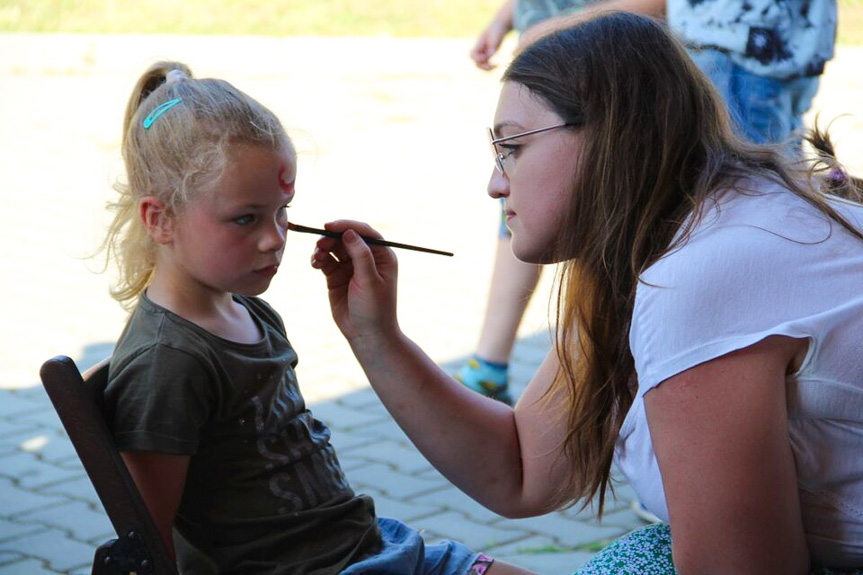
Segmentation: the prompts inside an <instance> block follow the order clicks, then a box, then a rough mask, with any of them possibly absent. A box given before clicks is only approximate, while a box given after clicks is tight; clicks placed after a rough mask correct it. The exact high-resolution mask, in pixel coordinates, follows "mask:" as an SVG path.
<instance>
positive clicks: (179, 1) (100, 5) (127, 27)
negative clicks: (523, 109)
mask: <svg viewBox="0 0 863 575" xmlns="http://www.w3.org/2000/svg"><path fill="white" fill-rule="evenodd" d="M502 1H503V0H475V1H471V2H465V1H464V0H270V1H268V2H248V1H247V0H134V1H132V0H0V32H71V33H78V32H80V33H96V34H207V35H209V34H224V35H253V36H396V37H421V36H426V37H472V36H474V35H476V34H478V33H479V31H480V30H481V29H482V28H483V26H485V24H486V23H487V22H488V20H489V19H490V18H491V17H492V15H493V14H494V13H495V11H496V10H497V8H498V7H499V6H500V4H501V2H502ZM838 41H839V43H840V44H852V45H858V46H860V45H863V0H839V31H838Z"/></svg>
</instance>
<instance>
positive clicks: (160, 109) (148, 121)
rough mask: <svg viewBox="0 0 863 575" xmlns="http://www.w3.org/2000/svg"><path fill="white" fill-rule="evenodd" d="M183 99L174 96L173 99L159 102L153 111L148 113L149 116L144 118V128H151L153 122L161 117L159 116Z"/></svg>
mask: <svg viewBox="0 0 863 575" xmlns="http://www.w3.org/2000/svg"><path fill="white" fill-rule="evenodd" d="M182 101H183V99H182V98H174V99H173V100H168V101H167V102H165V103H164V104H159V105H158V106H156V107H155V108H153V111H152V112H150V113H149V114H147V117H146V118H144V129H145V130H147V129H149V128H150V126H152V125H153V122H155V121H156V120H157V119H158V118H159V116H161V115H162V114H164V113H165V112H167V111H168V110H170V109H171V108H173V107H174V106H176V105H177V104H179V103H180V102H182Z"/></svg>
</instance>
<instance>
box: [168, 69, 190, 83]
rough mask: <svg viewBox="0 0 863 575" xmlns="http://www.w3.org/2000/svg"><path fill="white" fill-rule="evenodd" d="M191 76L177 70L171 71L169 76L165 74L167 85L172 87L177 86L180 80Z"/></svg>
mask: <svg viewBox="0 0 863 575" xmlns="http://www.w3.org/2000/svg"><path fill="white" fill-rule="evenodd" d="M188 77H189V76H188V75H187V74H186V73H185V72H183V71H182V70H177V69H176V68H174V69H172V70H169V71H168V73H167V74H165V84H167V85H168V86H170V85H171V84H176V83H177V82H179V81H180V80H185V79H187V78H188Z"/></svg>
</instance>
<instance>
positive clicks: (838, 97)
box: [0, 35, 863, 575]
mask: <svg viewBox="0 0 863 575" xmlns="http://www.w3.org/2000/svg"><path fill="white" fill-rule="evenodd" d="M470 44H471V40H470V39H452V40H424V39H414V40H395V39H386V38H380V39H352V38H343V39H320V38H284V39H278V38H252V37H223V38H211V37H210V38H192V37H161V36H146V37H145V36H87V35H41V36H40V35H0V189H2V191H3V197H4V207H5V215H6V217H5V218H4V225H3V231H2V232H0V233H2V234H3V236H2V239H3V241H2V242H0V261H2V264H3V281H2V282H0V300H2V301H3V302H4V303H5V306H4V308H5V309H4V314H3V315H4V321H3V323H2V327H0V575H10V574H28V575H29V574H42V573H46V574H47V573H70V574H83V573H89V567H90V561H91V559H92V554H93V551H94V549H95V547H96V546H97V545H99V544H100V543H101V542H104V541H105V540H106V539H108V538H109V537H110V536H111V527H110V524H109V523H108V521H107V519H106V517H105V516H104V513H103V511H102V508H101V505H100V504H99V502H98V499H97V497H96V495H95V492H94V491H93V489H92V487H91V485H90V483H89V480H88V479H87V477H86V475H85V473H84V471H83V469H82V468H81V465H80V463H79V461H78V459H77V456H76V455H75V453H74V450H73V449H72V447H71V445H70V443H69V442H68V440H67V439H66V437H65V435H64V433H63V430H62V426H61V425H60V423H59V421H58V420H57V418H56V416H55V414H54V412H53V410H52V408H51V406H50V404H49V402H48V400H47V398H46V396H45V395H44V392H43V391H42V389H41V386H40V384H39V381H38V368H39V365H40V364H41V363H42V362H43V361H44V360H46V359H48V358H49V357H51V356H54V355H57V354H63V355H69V356H71V357H72V358H73V359H75V360H76V362H78V364H79V366H81V367H82V368H85V367H87V366H88V365H91V364H92V363H94V362H95V361H97V360H98V359H100V358H102V357H104V356H106V355H107V354H109V353H110V350H111V345H112V342H113V341H114V339H115V338H116V336H117V335H118V334H119V332H120V329H121V328H122V324H123V321H124V312H123V311H122V310H121V309H120V308H119V306H117V305H116V304H115V303H114V302H113V301H112V300H111V299H110V297H109V296H108V293H107V286H108V284H109V281H110V273H109V274H98V273H95V271H96V270H98V268H99V265H98V261H94V260H92V259H87V258H86V257H85V256H87V255H88V254H90V253H92V252H93V251H94V249H95V248H96V247H97V246H98V244H99V241H100V239H101V234H102V231H103V229H104V226H105V223H106V217H105V215H104V210H103V207H104V204H105V203H106V201H108V200H110V198H111V184H112V183H113V181H114V180H115V179H116V178H117V176H118V175H119V173H120V171H119V167H120V163H119V154H118V149H119V141H120V133H121V125H120V122H121V117H122V112H123V108H124V106H125V101H126V98H127V96H128V92H129V91H130V90H131V87H132V85H133V83H134V81H135V79H136V78H137V77H138V75H139V74H140V73H141V72H142V71H143V69H144V68H145V67H146V66H147V65H149V64H150V63H151V62H152V61H154V60H156V59H163V58H170V59H179V60H182V61H184V62H187V63H188V64H190V65H191V66H192V68H193V70H195V72H196V73H197V74H198V75H199V76H215V77H222V78H225V79H228V80H229V81H231V82H233V83H234V84H235V85H237V86H238V87H240V88H241V89H243V90H245V91H247V92H248V93H250V94H252V95H254V96H255V97H257V98H258V99H259V100H260V101H262V102H263V103H264V104H266V105H267V106H269V107H271V108H272V109H273V110H274V111H275V112H276V113H277V114H278V115H279V116H280V117H281V118H282V120H283V122H284V123H285V124H286V126H287V127H288V129H289V131H290V132H291V133H292V135H293V137H294V140H295V142H296V145H297V148H298V150H299V153H300V158H299V162H300V169H299V180H298V194H297V199H296V201H295V204H294V207H292V208H291V209H292V219H293V220H294V221H297V222H301V223H305V224H308V225H319V224H322V223H323V222H324V221H327V220H329V219H335V218H338V217H350V218H356V219H362V220H367V221H370V222H372V223H373V224H374V225H376V226H377V227H378V228H379V229H380V230H381V231H382V232H383V233H384V234H385V235H386V236H387V237H390V238H392V239H395V240H400V241H405V242H409V243H417V244H421V245H428V246H432V247H439V248H441V249H447V250H450V251H454V252H456V257H454V258H451V259H450V258H440V257H436V256H428V255H422V254H413V253H404V254H401V255H400V273H401V284H400V314H401V322H402V326H403V328H404V330H405V331H406V332H407V333H408V334H410V335H411V336H412V337H414V338H415V339H416V340H417V341H418V343H420V345H422V346H423V347H424V348H425V349H426V350H427V351H428V352H429V354H430V355H431V357H433V358H434V359H435V360H436V361H438V362H439V363H440V364H441V365H444V366H445V367H446V368H447V369H450V370H454V369H455V368H456V367H457V366H458V365H460V363H461V362H463V361H464V358H465V357H466V356H467V355H468V354H469V353H470V351H471V350H472V347H473V345H475V340H476V336H477V334H478V331H479V326H480V322H481V320H482V312H483V306H484V299H485V295H486V290H487V285H488V279H489V274H490V269H491V255H492V253H493V247H494V241H495V236H494V230H495V226H496V217H497V213H496V206H495V204H494V202H491V201H490V200H489V199H488V198H487V196H485V193H484V189H485V182H486V178H487V177H488V174H489V173H490V170H491V162H490V158H489V154H488V151H487V149H486V142H485V135H484V131H483V128H484V126H486V125H487V124H489V123H490V120H491V118H492V115H493V111H494V104H495V102H496V92H497V89H498V76H497V72H493V73H491V74H486V73H483V72H480V71H477V70H475V69H474V68H472V66H471V65H470V62H469V60H468V58H467V52H468V49H469V47H470ZM861 57H863V51H861V50H860V49H852V48H840V50H839V55H838V57H837V59H836V60H835V61H834V62H832V63H831V64H830V65H829V66H828V70H827V73H826V75H825V77H824V81H823V83H822V90H821V93H820V94H819V97H818V99H817V101H816V109H817V111H820V112H821V113H822V117H821V119H822V121H824V120H830V119H833V118H835V117H838V116H839V115H841V114H852V116H850V117H847V118H844V119H841V120H839V121H838V122H837V123H836V124H835V125H834V130H833V131H834V133H835V134H836V136H837V143H838V148H839V152H840V155H842V157H843V159H845V160H847V162H848V163H849V165H850V166H851V167H852V169H853V170H854V171H856V172H858V173H863V146H860V145H859V142H860V138H861V134H863V116H861V113H860V112H861V111H863V109H861V104H860V102H861V101H863V79H861V77H860V76H859V75H858V74H856V70H855V69H854V66H855V63H856V62H860V61H861V60H860V58H861ZM312 242H313V239H311V238H309V237H302V236H300V237H297V236H291V237H290V238H289V242H288V249H287V251H286V255H285V262H284V263H283V266H282V270H281V271H280V273H279V276H278V277H277V278H276V280H275V281H274V283H273V286H272V287H271V289H270V290H269V292H268V293H267V294H266V296H265V297H266V298H267V299H268V300H269V301H270V302H271V303H273V304H274V305H275V307H276V308H277V309H279V310H280V312H281V313H282V315H283V316H284V317H285V320H286V324H287V326H288V331H289V334H290V335H291V339H292V342H293V343H294V345H295V346H296V347H297V350H298V352H299V354H300V358H301V360H300V365H299V367H298V375H299V378H300V383H301V387H302V388H303V390H304V393H305V395H306V397H307V400H308V402H309V404H310V405H311V408H312V410H313V411H314V412H315V413H316V414H317V416H318V417H320V418H321V419H322V420H324V421H325V422H326V423H327V424H328V425H330V427H331V428H332V429H333V442H334V444H335V445H336V448H337V449H338V451H339V454H340V458H341V460H342V463H343V465H344V468H345V471H346V473H347V475H348V477H349V479H350V480H351V482H352V484H353V485H354V487H355V488H356V489H357V490H358V491H363V492H367V493H370V494H371V495H373V496H374V497H375V499H376V501H377V507H378V510H379V512H380V513H381V514H382V515H391V516H394V517H398V518H400V519H403V520H405V521H408V522H409V523H411V524H412V525H414V526H416V527H418V528H420V529H422V530H423V534H424V536H425V537H426V538H427V539H428V540H430V541H433V540H437V539H440V538H455V539H459V540H462V541H464V542H466V543H467V544H469V545H471V546H473V547H475V548H476V549H478V550H482V551H486V552H489V553H491V554H493V555H495V556H498V557H501V558H505V559H507V560H509V561H512V562H514V563H517V564H520V565H523V566H526V567H529V568H532V569H535V570H536V571H538V572H539V573H544V574H558V573H571V572H572V571H573V570H574V569H575V568H577V567H578V566H579V565H581V564H582V563H583V562H584V561H586V560H587V559H589V558H590V556H591V555H592V554H593V553H594V552H595V551H596V550H597V549H598V548H599V547H600V546H601V545H602V544H603V543H604V542H605V541H607V540H609V539H611V538H614V537H616V536H618V535H621V534H622V533H625V532H626V531H628V530H630V529H633V528H635V527H638V526H640V525H642V523H641V521H640V520H639V519H638V518H637V517H636V516H635V514H634V513H632V511H631V510H630V508H629V504H630V501H631V499H632V492H631V490H630V488H629V487H628V486H627V485H625V484H622V485H620V486H619V489H618V491H617V495H616V497H615V498H613V499H612V500H611V501H610V503H609V504H608V507H607V515H606V517H605V519H604V520H603V521H602V523H598V522H597V521H596V519H595V517H593V515H592V514H591V513H590V512H581V513H578V512H576V511H575V510H566V511H561V512H558V513H552V514H549V515H547V516H544V517H538V518H532V519H523V520H507V519H504V518H502V517H500V516H497V515H495V514H494V513H492V512H490V511H488V510H487V509H485V508H483V507H481V506H480V505H478V504H476V503H475V502H473V501H472V500H470V499H469V498H467V497H466V496H464V495H463V494H461V493H460V492H459V491H458V490H457V489H455V488H454V487H453V486H452V485H451V484H450V483H449V482H448V481H447V480H446V479H444V478H443V477H441V476H440V475H439V474H438V473H437V472H436V471H435V470H434V469H433V468H432V467H431V466H430V465H429V464H428V462H426V461H425V459H424V458H423V457H422V456H421V455H419V454H418V453H417V451H416V450H415V449H414V448H413V446H412V445H411V444H410V442H409V441H408V440H407V439H406V438H405V436H404V434H402V433H401V431H400V430H399V429H398V427H397V426H396V425H395V424H394V423H393V422H392V420H390V419H389V417H388V415H387V414H386V411H385V410H384V409H383V407H382V406H381V404H380V402H379V401H378V400H377V398H376V396H375V395H374V393H373V392H372V391H371V390H370V389H369V387H368V384H367V382H366V381H365V379H364V377H363V374H362V371H361V370H360V369H359V368H358V366H357V365H356V363H355V361H354V360H353V357H352V356H351V354H350V351H349V350H348V348H347V346H346V344H345V343H344V342H343V340H342V338H341V336H340V335H339V334H338V331H337V330H336V328H335V327H334V325H333V324H332V321H331V320H330V316H329V311H328V307H327V302H326V294H325V293H324V286H323V282H322V280H321V278H320V277H318V274H317V273H316V272H314V270H311V268H310V267H309V266H308V256H309V255H310V250H311V246H312ZM550 286H551V274H550V273H547V274H545V277H544V279H543V282H542V283H541V285H540V289H539V290H538V294H537V296H536V297H535V298H534V301H533V302H532V303H531V306H530V308H529V310H528V314H527V316H526V319H525V321H524V324H523V326H522V329H521V331H520V334H519V341H518V344H517V348H516V351H515V354H514V363H515V365H514V369H513V373H514V374H515V377H516V381H515V387H516V389H517V390H519V391H520V390H521V389H522V388H523V386H524V385H525V383H526V381H527V379H528V378H529V376H530V373H531V372H532V370H533V369H534V368H535V367H536V366H537V365H538V363H539V361H540V360H541V358H542V356H543V355H544V353H545V352H546V351H547V349H548V347H549V343H548V335H547V326H548V324H547V320H546V317H547V313H546V312H547V303H548V294H549V289H550Z"/></svg>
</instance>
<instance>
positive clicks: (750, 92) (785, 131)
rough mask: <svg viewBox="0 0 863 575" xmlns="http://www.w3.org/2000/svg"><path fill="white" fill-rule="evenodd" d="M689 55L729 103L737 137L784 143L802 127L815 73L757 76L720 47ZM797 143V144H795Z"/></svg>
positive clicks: (813, 90) (812, 94) (815, 86)
mask: <svg viewBox="0 0 863 575" xmlns="http://www.w3.org/2000/svg"><path fill="white" fill-rule="evenodd" d="M689 55H690V56H691V57H692V60H693V61H694V62H695V64H696V65H697V66H698V67H699V68H700V69H701V71H702V72H704V74H705V75H706V76H707V77H708V78H710V80H711V81H712V82H713V85H714V86H715V87H716V89H717V90H718V91H719V95H720V96H722V99H723V100H724V101H725V103H726V105H727V106H728V111H729V112H730V113H731V119H732V121H733V122H734V124H735V127H736V128H737V133H738V135H739V136H741V137H743V138H746V139H748V140H750V141H752V142H755V143H757V144H784V143H787V142H789V141H791V140H792V139H795V140H799V138H800V136H799V134H795V132H797V131H798V130H800V128H802V127H803V115H804V114H805V113H806V112H807V111H808V110H809V108H810V106H812V100H813V98H814V97H815V93H816V92H817V91H818V83H819V77H818V76H806V77H802V78H792V79H790V80H781V79H778V78H768V77H766V76H759V75H757V74H753V73H752V72H750V71H748V70H746V69H745V68H743V67H741V66H740V65H738V64H736V63H735V62H734V61H733V60H732V59H731V57H730V56H729V55H728V54H726V53H725V52H721V51H719V50H710V49H706V50H697V51H696V50H691V51H690V52H689ZM797 146H799V144H797Z"/></svg>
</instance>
